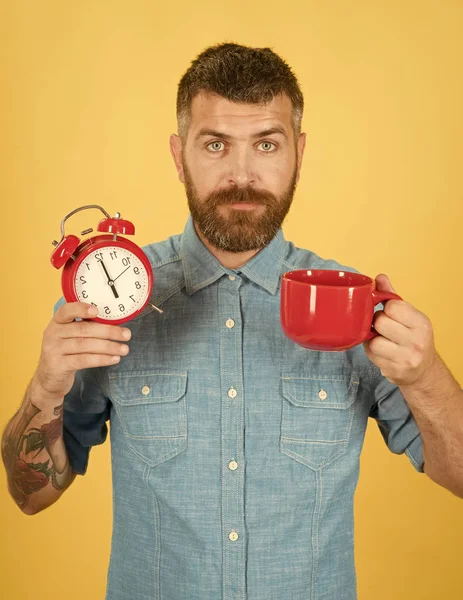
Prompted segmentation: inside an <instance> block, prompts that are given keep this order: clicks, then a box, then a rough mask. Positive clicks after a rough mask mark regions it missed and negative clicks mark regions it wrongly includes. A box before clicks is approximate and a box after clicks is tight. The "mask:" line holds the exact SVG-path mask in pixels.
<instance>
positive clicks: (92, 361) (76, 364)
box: [63, 354, 121, 372]
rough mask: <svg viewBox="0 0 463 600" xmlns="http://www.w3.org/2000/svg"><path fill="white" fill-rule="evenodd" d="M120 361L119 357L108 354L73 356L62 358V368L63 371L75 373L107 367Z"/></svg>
mask: <svg viewBox="0 0 463 600" xmlns="http://www.w3.org/2000/svg"><path fill="white" fill-rule="evenodd" d="M120 360H121V357H120V356H109V355H108V354H74V355H72V356H65V357H63V368H64V370H65V371H68V372H75V371H80V370H81V369H91V368H93V367H107V366H109V365H114V364H116V363H118V362H119V361H120Z"/></svg>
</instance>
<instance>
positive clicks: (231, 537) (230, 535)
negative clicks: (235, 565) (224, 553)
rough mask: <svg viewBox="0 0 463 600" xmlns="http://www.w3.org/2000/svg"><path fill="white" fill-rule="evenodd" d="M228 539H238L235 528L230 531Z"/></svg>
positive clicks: (234, 540)
mask: <svg viewBox="0 0 463 600" xmlns="http://www.w3.org/2000/svg"><path fill="white" fill-rule="evenodd" d="M228 539H229V540H231V541H232V542H236V540H237V539H238V534H237V533H236V531H235V530H234V529H232V530H231V531H230V533H229V534H228Z"/></svg>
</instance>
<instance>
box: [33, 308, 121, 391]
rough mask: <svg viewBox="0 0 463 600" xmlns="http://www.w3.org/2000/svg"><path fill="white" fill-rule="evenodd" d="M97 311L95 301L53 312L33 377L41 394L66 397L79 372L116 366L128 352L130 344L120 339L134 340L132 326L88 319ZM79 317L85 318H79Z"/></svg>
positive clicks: (94, 315) (95, 314)
mask: <svg viewBox="0 0 463 600" xmlns="http://www.w3.org/2000/svg"><path fill="white" fill-rule="evenodd" d="M92 309H93V312H91V311H92ZM97 314H98V311H97V309H96V307H95V306H92V305H91V304H87V303H85V302H69V303H67V304H63V305H62V306H60V308H59V309H58V310H57V311H56V313H55V314H54V315H53V318H52V320H51V321H50V323H49V324H48V326H47V328H46V329H45V331H44V334H43V341H42V352H41V354H40V360H39V365H38V367H37V370H36V372H35V375H34V378H33V384H35V385H34V387H36V386H39V388H40V391H41V394H40V396H46V397H48V398H56V399H58V398H62V397H64V396H65V395H66V394H67V393H68V392H69V390H70V389H71V387H72V384H73V383H74V377H75V373H76V371H79V370H80V369H87V368H89V367H104V366H108V365H114V364H116V363H118V362H119V361H120V357H121V356H125V355H126V354H128V352H129V347H128V346H127V345H126V344H121V343H119V342H123V341H127V340H129V339H130V336H131V331H130V329H127V328H125V327H119V326H118V325H105V324H103V323H96V322H94V321H89V320H88V319H91V318H93V317H96V316H97ZM77 317H80V318H81V319H83V320H82V321H75V320H74V319H76V318H77ZM112 340H113V341H112Z"/></svg>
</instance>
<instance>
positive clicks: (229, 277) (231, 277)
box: [228, 275, 236, 281]
mask: <svg viewBox="0 0 463 600" xmlns="http://www.w3.org/2000/svg"><path fill="white" fill-rule="evenodd" d="M228 279H229V280H230V281H235V279H236V277H235V276H234V275H229V276H228Z"/></svg>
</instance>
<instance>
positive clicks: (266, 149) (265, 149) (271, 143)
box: [259, 142, 276, 152]
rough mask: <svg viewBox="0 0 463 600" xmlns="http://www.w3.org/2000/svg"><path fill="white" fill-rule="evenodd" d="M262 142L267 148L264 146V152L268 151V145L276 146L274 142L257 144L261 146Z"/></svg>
mask: <svg viewBox="0 0 463 600" xmlns="http://www.w3.org/2000/svg"><path fill="white" fill-rule="evenodd" d="M263 144H265V145H266V146H267V148H264V152H268V151H269V150H271V149H269V148H268V146H275V147H276V144H274V143H273V142H260V144H259V146H262V145H263Z"/></svg>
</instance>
